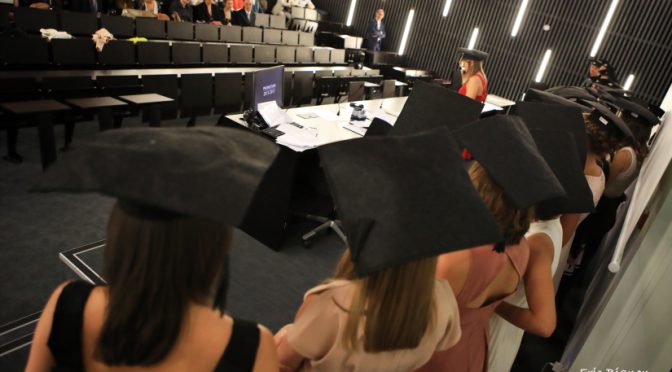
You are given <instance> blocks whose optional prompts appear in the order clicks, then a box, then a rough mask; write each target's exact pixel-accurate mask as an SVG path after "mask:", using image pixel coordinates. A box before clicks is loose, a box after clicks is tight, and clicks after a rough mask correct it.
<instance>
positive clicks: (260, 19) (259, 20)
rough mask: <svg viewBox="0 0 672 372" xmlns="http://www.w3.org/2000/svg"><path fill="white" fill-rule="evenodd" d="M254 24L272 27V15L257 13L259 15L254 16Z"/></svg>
mask: <svg viewBox="0 0 672 372" xmlns="http://www.w3.org/2000/svg"><path fill="white" fill-rule="evenodd" d="M254 25H255V26H257V27H270V26H271V15H270V14H264V13H257V15H256V16H255V18H254Z"/></svg>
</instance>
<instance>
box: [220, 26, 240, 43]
mask: <svg viewBox="0 0 672 372" xmlns="http://www.w3.org/2000/svg"><path fill="white" fill-rule="evenodd" d="M219 40H220V41H226V42H229V43H240V42H241V41H242V40H243V28H242V27H240V26H226V27H221V34H220V38H219Z"/></svg>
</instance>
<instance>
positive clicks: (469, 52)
mask: <svg viewBox="0 0 672 372" xmlns="http://www.w3.org/2000/svg"><path fill="white" fill-rule="evenodd" d="M457 51H458V52H459V53H460V54H461V55H462V58H465V59H471V60H474V61H483V60H485V59H486V58H488V57H489V56H490V55H489V54H488V53H486V52H483V51H480V50H478V49H469V48H457Z"/></svg>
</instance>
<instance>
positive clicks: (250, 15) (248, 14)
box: [231, 0, 256, 26]
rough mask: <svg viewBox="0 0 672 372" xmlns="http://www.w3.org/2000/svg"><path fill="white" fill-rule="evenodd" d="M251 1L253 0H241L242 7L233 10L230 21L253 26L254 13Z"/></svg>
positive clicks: (235, 23)
mask: <svg viewBox="0 0 672 372" xmlns="http://www.w3.org/2000/svg"><path fill="white" fill-rule="evenodd" d="M253 3H254V0H245V1H244V2H243V7H242V8H241V9H238V10H236V11H234V12H233V14H232V15H231V18H232V19H231V21H232V23H233V24H234V25H238V26H254V20H255V18H256V13H254V9H252V5H253Z"/></svg>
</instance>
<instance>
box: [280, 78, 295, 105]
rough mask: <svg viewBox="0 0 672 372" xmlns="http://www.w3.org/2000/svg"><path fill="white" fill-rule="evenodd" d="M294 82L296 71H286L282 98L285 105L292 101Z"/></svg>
mask: <svg viewBox="0 0 672 372" xmlns="http://www.w3.org/2000/svg"><path fill="white" fill-rule="evenodd" d="M293 82H294V73H293V72H292V71H285V72H284V74H283V80H282V98H283V100H282V101H283V102H282V103H283V105H284V107H289V106H290V104H291V103H292V83H293Z"/></svg>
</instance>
